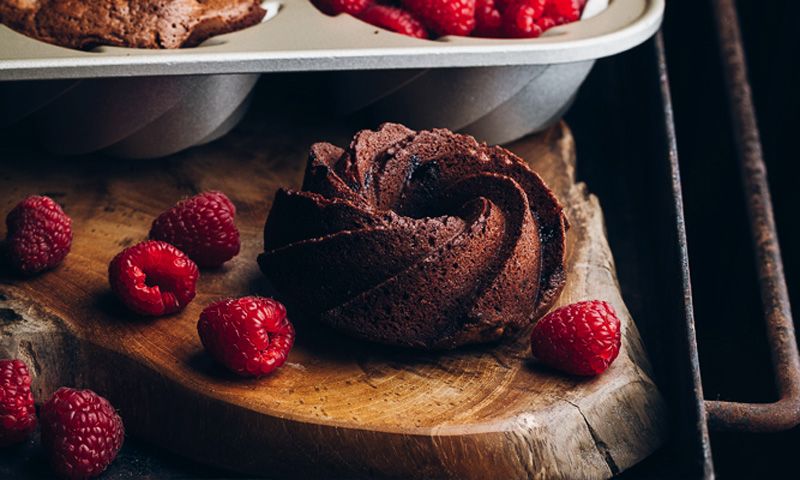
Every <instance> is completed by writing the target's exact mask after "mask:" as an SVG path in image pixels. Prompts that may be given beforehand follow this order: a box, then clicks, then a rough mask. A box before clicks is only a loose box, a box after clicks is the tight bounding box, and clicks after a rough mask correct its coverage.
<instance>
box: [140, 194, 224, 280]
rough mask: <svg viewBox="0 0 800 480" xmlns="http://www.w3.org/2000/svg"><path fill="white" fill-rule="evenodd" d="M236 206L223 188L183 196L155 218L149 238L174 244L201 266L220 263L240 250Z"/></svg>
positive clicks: (218, 264) (211, 265)
mask: <svg viewBox="0 0 800 480" xmlns="http://www.w3.org/2000/svg"><path fill="white" fill-rule="evenodd" d="M234 216H236V207H235V206H233V203H231V201H230V200H229V199H228V197H226V196H225V194H224V193H222V192H204V193H201V194H199V195H195V196H194V197H191V198H187V199H186V200H181V201H180V202H178V203H177V204H176V205H175V206H174V207H172V208H170V209H169V210H167V211H166V212H164V213H162V214H161V215H159V216H158V218H156V219H155V220H154V221H153V226H152V227H151V228H150V238H151V239H153V240H162V241H165V242H167V243H171V244H172V245H175V246H176V247H178V248H179V249H180V250H182V251H183V252H184V253H186V255H188V256H189V258H191V259H192V260H194V262H195V263H197V265H199V266H201V267H218V266H220V265H222V264H223V263H225V262H226V261H228V260H230V259H231V258H233V257H235V256H236V255H237V254H238V253H239V230H238V229H237V228H236V225H235V224H234V223H233V218H234Z"/></svg>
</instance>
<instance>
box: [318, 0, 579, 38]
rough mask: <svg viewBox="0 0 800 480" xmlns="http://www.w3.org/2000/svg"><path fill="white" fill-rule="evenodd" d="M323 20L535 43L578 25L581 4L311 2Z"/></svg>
mask: <svg viewBox="0 0 800 480" xmlns="http://www.w3.org/2000/svg"><path fill="white" fill-rule="evenodd" d="M311 1H312V3H314V5H316V7H317V8H318V9H320V10H321V11H322V12H324V13H326V14H328V15H338V14H340V13H347V14H350V15H352V16H354V17H356V18H360V19H361V20H363V21H365V22H367V23H369V24H372V25H375V26H376V27H381V28H384V29H386V30H391V31H393V32H397V33H402V34H403V35H408V36H411V37H416V38H436V37H441V36H444V35H459V36H473V37H486V38H534V37H538V36H539V35H541V34H542V33H543V32H544V31H546V30H548V29H550V28H553V27H555V26H557V25H563V24H565V23H570V22H575V21H577V20H579V19H580V17H581V12H582V11H583V7H584V6H585V5H586V0H311Z"/></svg>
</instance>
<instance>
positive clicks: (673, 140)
mask: <svg viewBox="0 0 800 480" xmlns="http://www.w3.org/2000/svg"><path fill="white" fill-rule="evenodd" d="M654 46H655V52H656V59H657V61H658V76H659V87H660V90H661V104H662V105H663V111H664V127H665V134H666V139H667V145H668V149H669V171H670V176H671V177H672V178H671V187H672V198H673V202H674V204H673V207H674V214H675V227H676V234H677V237H678V248H679V251H680V258H681V289H682V290H683V308H684V321H685V329H686V350H687V352H686V353H687V354H688V355H689V375H690V378H689V382H690V384H691V388H692V390H693V391H692V399H694V402H693V406H694V408H695V411H694V415H695V422H696V424H695V428H696V433H697V435H699V437H700V438H699V439H698V441H699V444H700V452H698V453H699V455H700V458H698V460H699V463H701V468H702V478H703V479H706V480H711V479H713V478H714V476H715V474H714V461H713V458H712V456H711V441H710V439H709V434H708V417H707V414H706V410H705V402H703V400H702V399H703V383H702V380H701V378H700V360H699V358H698V352H697V332H696V331H695V322H694V305H693V301H692V279H691V271H690V269H689V250H688V244H687V242H686V220H685V218H684V208H683V189H682V187H681V173H680V164H679V161H678V140H677V135H676V133H675V118H674V115H673V110H672V94H671V92H670V83H669V71H668V68H667V54H666V49H665V47H664V35H663V33H662V32H661V31H659V32H658V33H657V34H656V36H655V39H654Z"/></svg>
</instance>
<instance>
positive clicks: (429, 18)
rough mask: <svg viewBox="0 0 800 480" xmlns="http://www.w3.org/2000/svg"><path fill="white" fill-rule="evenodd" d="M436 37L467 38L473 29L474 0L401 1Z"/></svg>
mask: <svg viewBox="0 0 800 480" xmlns="http://www.w3.org/2000/svg"><path fill="white" fill-rule="evenodd" d="M402 4H403V6H405V7H406V8H407V9H408V10H409V11H410V12H411V13H412V14H414V15H415V16H416V17H417V18H419V19H420V20H422V23H423V24H425V26H426V27H427V28H428V30H430V31H432V32H433V33H435V34H437V35H461V36H467V35H469V34H470V33H472V30H473V29H474V28H475V0H402Z"/></svg>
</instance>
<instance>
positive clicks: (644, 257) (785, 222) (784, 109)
mask: <svg viewBox="0 0 800 480" xmlns="http://www.w3.org/2000/svg"><path fill="white" fill-rule="evenodd" d="M738 6H739V13H740V18H741V24H742V31H743V35H744V40H745V44H746V45H745V46H746V53H747V58H748V64H749V68H750V79H751V82H752V87H753V94H754V99H755V103H756V111H757V114H758V122H759V126H760V129H761V134H762V141H763V146H764V154H765V160H766V163H767V167H768V172H769V180H770V187H771V190H772V197H773V202H774V207H775V215H776V220H777V226H778V233H779V236H780V241H781V247H782V250H783V257H784V263H785V268H786V278H787V283H788V287H789V292H790V296H791V300H792V304H793V305H795V306H796V305H800V303H798V302H800V298H798V297H800V288H798V286H799V285H800V248H798V245H800V243H798V242H800V216H798V214H797V211H796V208H797V207H798V206H800V187H798V180H797V178H798V174H799V173H800V168H799V167H798V162H797V160H796V156H797V155H796V154H795V153H794V149H793V146H794V145H793V142H792V140H793V139H794V135H796V133H795V129H796V128H797V127H798V121H797V118H798V114H799V113H800V93H798V86H800V69H798V61H799V60H800V40H799V39H798V36H797V35H796V34H795V31H794V30H795V28H794V23H795V22H797V21H798V18H800V3H799V2H796V1H791V0H785V1H780V0H768V1H767V0H741V1H739V2H738ZM663 30H664V38H665V44H666V51H667V57H668V67H669V74H670V79H671V93H672V96H673V102H674V109H675V119H676V126H677V136H678V147H679V152H680V167H681V174H682V186H683V190H684V199H685V212H686V220H687V230H688V243H689V254H690V263H691V271H692V287H693V290H694V302H695V313H696V324H697V333H698V347H699V351H700V366H701V369H702V375H703V388H704V390H705V396H706V398H709V399H710V398H720V399H728V400H740V401H759V402H769V401H773V400H775V399H776V392H775V389H774V386H773V383H772V371H771V368H770V365H769V357H768V350H767V345H766V341H765V338H764V328H763V320H762V316H761V305H760V300H759V298H758V289H757V285H756V275H755V267H754V261H753V255H752V249H751V245H750V238H749V232H748V226H747V218H746V214H745V204H744V196H743V193H742V189H741V187H740V179H739V171H738V166H737V163H736V157H735V152H734V149H733V138H732V134H731V128H730V120H729V112H728V109H727V103H726V98H725V92H724V84H723V78H722V74H721V70H720V63H719V57H718V51H717V40H716V32H715V29H714V23H713V18H712V9H711V3H710V1H708V0H694V1H692V0H672V1H669V2H668V8H667V17H666V21H665V25H664V28H663ZM653 55H654V48H653V45H652V42H649V43H648V44H645V45H643V46H641V47H639V48H637V49H635V50H634V51H631V52H627V53H625V54H622V55H620V56H617V57H614V58H610V59H605V60H601V61H599V62H598V64H597V66H596V67H595V69H594V70H593V72H592V73H591V75H590V77H589V79H588V80H587V83H586V84H585V86H584V88H583V89H582V90H581V93H580V95H579V97H578V99H577V101H576V103H575V106H574V107H573V109H572V110H571V111H570V112H569V114H568V115H567V121H568V122H569V123H570V125H571V126H572V128H573V130H574V133H575V137H576V139H577V142H578V165H579V168H578V175H579V177H580V179H582V180H584V181H586V182H587V184H588V185H589V188H590V190H591V191H593V192H594V193H596V194H597V195H598V197H599V198H600V200H601V203H602V204H603V207H604V211H605V214H606V218H607V223H608V233H609V240H610V242H611V246H612V249H613V251H614V254H615V257H616V260H617V266H618V272H619V277H620V283H621V286H622V289H623V295H624V297H625V299H626V302H627V303H628V304H629V307H630V309H631V311H632V312H633V314H634V318H636V319H637V322H638V323H639V327H640V329H641V330H642V334H643V337H644V340H645V342H646V344H647V347H648V350H649V352H650V354H651V357H653V360H654V364H655V365H656V375H657V377H658V381H659V382H660V383H661V384H662V387H663V388H664V389H665V390H667V391H669V390H673V391H674V392H673V394H672V395H671V397H674V398H677V397H679V395H677V393H675V392H677V391H679V390H680V388H681V384H680V383H679V382H676V381H675V380H673V377H674V376H675V371H676V370H677V371H680V370H681V366H680V365H679V362H675V361H673V359H674V358H675V353H674V352H672V350H674V349H675V347H674V343H672V342H673V340H670V338H671V337H669V333H670V329H669V328H668V327H669V325H671V323H670V322H673V323H674V322H675V321H677V320H678V318H677V316H678V315H679V313H680V312H678V311H677V310H676V306H675V303H674V302H672V301H671V298H672V297H674V296H675V295H676V294H678V293H680V292H678V291H676V284H675V281H676V279H675V273H676V272H675V271H673V270H670V269H669V268H664V267H663V263H664V262H665V261H666V260H669V259H670V258H671V257H670V256H669V254H668V250H669V249H670V245H671V244H674V239H672V238H671V237H670V236H669V234H668V233H666V230H665V225H666V224H668V223H669V222H668V220H669V218H665V217H664V216H663V214H662V213H661V212H662V207H663V205H662V203H663V198H662V197H663V195H664V192H666V190H665V189H666V179H665V175H666V173H667V172H666V171H665V169H664V165H663V162H664V158H663V153H664V152H663V149H661V147H659V145H660V143H659V142H663V138H661V137H660V136H659V135H658V133H657V132H658V129H659V128H661V129H662V130H663V118H662V117H661V116H660V115H662V114H661V112H660V110H659V107H660V104H659V101H660V99H659V97H658V91H657V88H656V87H657V83H656V79H655V78H654V75H655V70H654V64H653ZM293 80H296V79H293ZM289 83H294V82H287V84H289ZM298 85H302V82H300V83H299V84H298ZM298 88H299V87H298ZM268 102H269V99H264V98H260V99H257V100H256V105H259V104H260V105H266V104H268ZM258 114H259V111H258V109H257V108H256V109H254V111H253V112H251V115H258ZM668 396H669V395H668ZM675 415H676V418H675V419H674V423H675V424H676V425H680V424H683V423H685V424H690V423H691V422H690V419H686V418H681V417H682V416H685V412H684V411H683V410H681V409H678V408H676V409H675ZM687 438H689V437H687ZM798 447H800V429H797V428H796V429H794V430H792V431H790V432H786V433H781V434H747V435H744V434H715V433H712V435H711V448H712V452H713V458H714V464H715V467H716V472H717V475H718V477H719V478H723V479H724V478H772V477H780V476H783V475H786V472H789V471H791V470H792V469H793V468H795V465H796V463H797V461H798V460H797V453H796V452H797V451H798ZM695 449H696V445H694V444H693V443H692V442H691V440H690V439H688V440H687V439H685V438H684V437H681V436H680V435H676V436H675V437H673V440H672V441H671V442H670V444H669V445H668V446H667V447H666V448H664V449H663V450H662V451H661V452H659V453H658V454H656V455H654V456H653V458H651V459H649V460H647V461H645V462H644V463H643V464H642V465H640V466H637V467H635V468H634V469H632V470H630V471H629V472H626V473H625V474H624V476H625V477H627V478H675V477H691V476H694V475H696V473H697V471H698V470H697V461H696V451H695ZM48 476H49V470H48V468H47V467H46V465H45V464H44V459H43V458H42V457H41V453H40V449H39V448H38V447H37V446H36V440H33V441H32V442H29V443H28V444H25V445H22V446H19V447H15V448H12V449H5V450H3V451H0V478H15V477H22V478H40V477H48ZM226 476H233V475H232V474H230V473H227V472H220V471H216V470H212V469H209V468H206V467H203V466H200V465H196V464H193V463H190V462H187V461H185V460H182V459H180V458H177V457H174V456H172V455H170V454H168V453H165V452H163V451H159V450H156V449H154V448H153V447H150V446H148V445H146V444H143V443H142V442H140V441H137V440H136V439H135V438H128V439H127V440H126V444H125V447H124V448H123V451H122V453H121V454H120V457H119V458H118V459H117V461H116V462H115V463H114V464H113V465H112V466H111V467H110V468H109V471H108V472H106V474H105V475H104V476H103V478H142V477H150V478H165V477H167V478H198V477H203V478H208V477H215V478H216V477H226Z"/></svg>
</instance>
